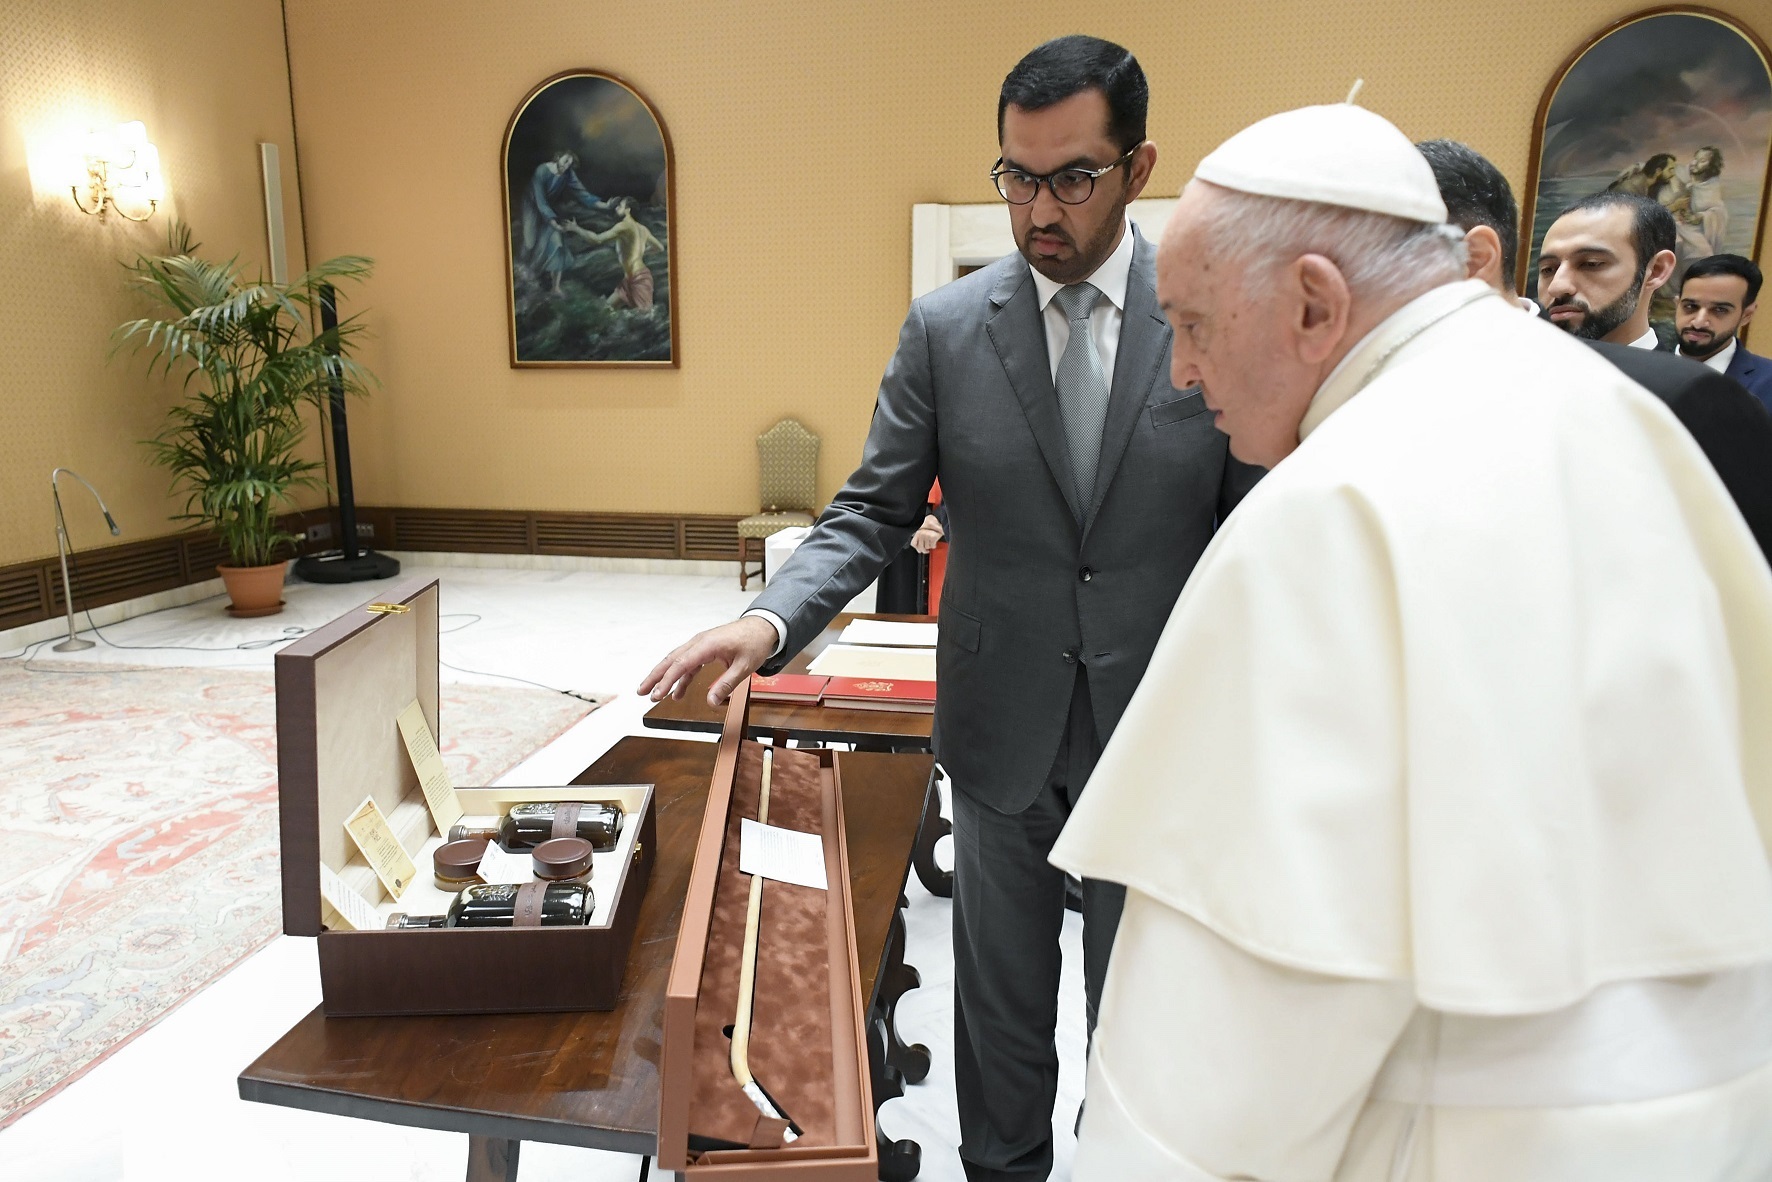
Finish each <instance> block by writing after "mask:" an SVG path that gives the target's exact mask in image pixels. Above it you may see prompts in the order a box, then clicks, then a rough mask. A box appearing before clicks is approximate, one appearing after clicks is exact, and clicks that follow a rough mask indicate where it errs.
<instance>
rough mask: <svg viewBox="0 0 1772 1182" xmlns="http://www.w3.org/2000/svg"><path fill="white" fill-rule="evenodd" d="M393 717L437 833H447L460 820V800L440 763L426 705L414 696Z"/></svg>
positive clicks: (441, 757) (439, 753)
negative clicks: (398, 727) (421, 704)
mask: <svg viewBox="0 0 1772 1182" xmlns="http://www.w3.org/2000/svg"><path fill="white" fill-rule="evenodd" d="M396 721H397V722H398V723H399V724H400V737H401V738H402V739H404V740H406V755H407V757H408V758H409V759H411V760H412V770H413V771H415V772H417V773H418V785H419V787H420V788H422V789H424V793H425V804H427V805H428V806H430V810H431V820H433V821H435V822H436V823H437V832H438V833H443V834H447V833H448V832H449V827H450V826H451V825H453V824H455V823H456V822H457V821H459V820H461V801H460V799H458V798H457V797H456V795H455V785H453V784H451V783H450V782H449V771H448V769H447V768H445V767H444V766H443V756H442V753H441V752H439V751H438V750H437V740H436V737H435V736H433V735H432V734H431V724H430V723H428V722H426V721H425V709H424V707H423V706H420V705H419V704H418V699H417V698H414V699H412V704H411V705H410V706H408V707H406V709H404V710H402V711H400V717H399V718H398V719H396Z"/></svg>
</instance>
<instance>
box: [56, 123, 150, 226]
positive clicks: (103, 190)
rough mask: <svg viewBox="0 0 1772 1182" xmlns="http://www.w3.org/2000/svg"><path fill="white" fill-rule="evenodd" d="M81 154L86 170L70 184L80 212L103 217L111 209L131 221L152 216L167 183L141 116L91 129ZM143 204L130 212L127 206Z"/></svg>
mask: <svg viewBox="0 0 1772 1182" xmlns="http://www.w3.org/2000/svg"><path fill="white" fill-rule="evenodd" d="M81 157H82V161H83V163H84V165H85V174H84V176H77V177H76V179H75V181H74V183H73V184H71V185H70V186H69V189H70V190H72V192H73V194H74V204H75V205H77V206H79V207H80V212H81V213H90V214H96V215H97V216H98V217H99V218H100V219H101V220H102V219H103V218H104V216H105V214H106V213H107V212H108V211H110V210H113V209H114V210H116V211H117V216H118V217H120V218H123V219H125V220H126V221H131V222H145V221H147V220H148V219H149V218H151V217H153V216H154V211H155V210H156V209H158V208H159V207H160V202H161V200H163V199H164V198H165V196H166V186H165V182H164V181H163V180H162V178H161V176H160V151H159V149H157V148H155V147H154V145H153V144H151V143H149V142H148V129H147V128H146V127H145V126H143V124H142V123H141V121H140V120H137V121H135V122H133V123H119V124H118V125H117V126H116V127H115V128H114V129H112V130H109V131H95V132H93V133H92V134H91V135H89V136H87V137H86V143H85V146H84V147H83V148H82V150H81ZM143 205H145V206H146V207H147V212H145V213H139V214H137V213H131V212H130V208H134V209H136V210H138V211H139V210H140V209H141V208H142V206H143Z"/></svg>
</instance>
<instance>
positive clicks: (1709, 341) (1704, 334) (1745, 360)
mask: <svg viewBox="0 0 1772 1182" xmlns="http://www.w3.org/2000/svg"><path fill="white" fill-rule="evenodd" d="M1762 278H1763V277H1762V276H1761V274H1760V269H1759V268H1758V267H1756V266H1755V265H1754V264H1753V261H1752V260H1751V259H1744V258H1742V257H1741V256H1740V255H1738V254H1713V255H1711V256H1710V257H1708V258H1702V259H1699V260H1698V261H1697V262H1695V263H1693V264H1692V265H1691V266H1690V267H1687V268H1686V274H1685V275H1684V276H1683V277H1682V278H1681V280H1680V295H1679V298H1678V299H1677V300H1675V301H1674V323H1675V325H1676V326H1677V327H1678V328H1679V330H1680V356H1682V357H1690V358H1691V359H1692V360H1694V361H1702V362H1703V363H1704V364H1706V365H1708V366H1710V367H1711V368H1712V369H1714V370H1716V371H1717V372H1719V373H1724V374H1728V375H1729V376H1730V377H1732V378H1734V379H1735V380H1736V381H1738V382H1740V383H1741V384H1742V385H1743V386H1746V387H1747V392H1748V393H1749V394H1752V395H1753V396H1754V397H1755V398H1758V399H1759V400H1760V401H1761V403H1763V404H1764V405H1765V407H1766V409H1767V410H1768V411H1772V361H1768V360H1766V359H1765V358H1764V357H1756V356H1755V355H1754V354H1752V353H1749V352H1748V351H1747V347H1746V346H1744V345H1743V344H1742V343H1741V341H1740V339H1739V337H1738V334H1739V333H1740V332H1741V330H1742V329H1743V328H1746V327H1747V325H1748V322H1749V321H1751V320H1752V319H1753V318H1754V310H1755V309H1756V308H1757V307H1758V306H1759V305H1758V303H1757V301H1758V300H1759V298H1760V281H1761V279H1762Z"/></svg>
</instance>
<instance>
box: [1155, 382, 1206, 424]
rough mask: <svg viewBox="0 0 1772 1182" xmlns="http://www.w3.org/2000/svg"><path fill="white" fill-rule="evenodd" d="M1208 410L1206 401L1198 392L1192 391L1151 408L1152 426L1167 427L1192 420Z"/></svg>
mask: <svg viewBox="0 0 1772 1182" xmlns="http://www.w3.org/2000/svg"><path fill="white" fill-rule="evenodd" d="M1205 409H1206V399H1205V397H1204V396H1203V395H1201V393H1200V392H1199V391H1198V390H1190V391H1188V392H1187V393H1186V394H1183V395H1182V396H1181V397H1180V398H1175V399H1171V400H1170V401H1168V402H1159V403H1157V404H1156V405H1154V406H1152V407H1151V426H1153V427H1167V426H1168V425H1169V424H1170V423H1179V422H1181V420H1183V419H1191V418H1193V417H1194V416H1195V415H1197V414H1200V413H1202V412H1203V411H1205Z"/></svg>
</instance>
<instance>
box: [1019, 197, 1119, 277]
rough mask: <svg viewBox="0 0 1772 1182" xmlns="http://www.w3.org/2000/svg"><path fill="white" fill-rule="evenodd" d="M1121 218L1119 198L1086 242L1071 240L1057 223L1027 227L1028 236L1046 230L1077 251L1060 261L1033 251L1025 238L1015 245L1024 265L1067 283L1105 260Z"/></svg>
mask: <svg viewBox="0 0 1772 1182" xmlns="http://www.w3.org/2000/svg"><path fill="white" fill-rule="evenodd" d="M1125 222H1126V202H1125V201H1124V200H1123V199H1122V200H1121V201H1119V202H1117V203H1116V204H1115V206H1114V212H1113V215H1112V216H1110V217H1108V218H1106V219H1104V220H1103V221H1102V223H1101V229H1100V230H1098V231H1097V232H1096V234H1095V237H1093V238H1091V239H1090V240H1089V241H1088V242H1086V243H1082V244H1078V243H1077V242H1075V241H1074V240H1072V238H1071V236H1070V235H1069V234H1066V233H1065V232H1064V231H1063V230H1061V229H1059V228H1058V227H1057V226H1029V227H1028V235H1029V237H1031V236H1032V235H1033V234H1034V233H1035V232H1036V231H1037V232H1039V233H1041V234H1050V235H1052V236H1053V237H1054V238H1062V239H1063V240H1064V241H1065V242H1067V243H1069V245H1070V247H1071V249H1073V250H1075V251H1076V252H1077V254H1076V257H1075V258H1072V259H1067V260H1064V261H1060V260H1058V259H1045V258H1040V257H1039V256H1038V255H1036V254H1035V253H1034V251H1033V247H1032V246H1031V245H1030V244H1029V242H1028V240H1027V239H1026V238H1024V239H1023V240H1022V241H1021V242H1020V243H1019V244H1018V245H1019V246H1020V247H1021V256H1022V257H1023V258H1025V259H1026V260H1027V261H1028V266H1030V267H1032V268H1033V269H1034V270H1036V271H1038V272H1039V273H1040V274H1042V275H1044V276H1046V278H1048V279H1050V280H1052V281H1053V282H1054V283H1063V284H1067V285H1068V284H1072V283H1081V282H1082V281H1083V280H1085V279H1087V278H1089V276H1091V275H1093V274H1095V269H1096V268H1097V267H1099V266H1101V264H1102V263H1104V262H1106V261H1107V257H1108V255H1110V254H1112V253H1113V251H1114V237H1115V235H1117V234H1118V233H1119V232H1120V227H1121V226H1122V225H1124V224H1125Z"/></svg>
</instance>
